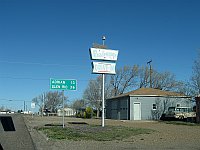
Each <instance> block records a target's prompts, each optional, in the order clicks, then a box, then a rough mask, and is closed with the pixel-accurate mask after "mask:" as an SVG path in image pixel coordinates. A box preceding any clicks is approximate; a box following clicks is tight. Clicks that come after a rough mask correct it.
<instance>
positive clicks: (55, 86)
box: [50, 79, 77, 90]
mask: <svg viewBox="0 0 200 150" xmlns="http://www.w3.org/2000/svg"><path fill="white" fill-rule="evenodd" d="M76 85H77V80H74V79H72V80H71V79H70V80H68V79H50V89H51V90H76Z"/></svg>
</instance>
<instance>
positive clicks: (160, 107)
mask: <svg viewBox="0 0 200 150" xmlns="http://www.w3.org/2000/svg"><path fill="white" fill-rule="evenodd" d="M155 104H156V109H155V110H151V114H152V119H153V120H159V119H160V117H161V116H162V114H164V113H165V112H166V111H167V109H168V108H169V107H170V106H171V105H172V101H171V98H170V97H165V98H164V99H160V98H159V97H158V98H157V99H156V100H155Z"/></svg>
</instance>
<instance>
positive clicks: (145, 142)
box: [24, 116, 200, 150]
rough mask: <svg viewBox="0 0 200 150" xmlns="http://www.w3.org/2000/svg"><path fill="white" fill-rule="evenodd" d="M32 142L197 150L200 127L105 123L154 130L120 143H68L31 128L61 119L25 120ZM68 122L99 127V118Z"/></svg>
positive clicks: (112, 149)
mask: <svg viewBox="0 0 200 150" xmlns="http://www.w3.org/2000/svg"><path fill="white" fill-rule="evenodd" d="M24 120H25V123H26V125H27V127H28V129H29V131H30V134H31V136H32V139H33V142H34V143H35V146H36V148H37V149H38V150H94V149H96V150H100V149H101V150H102V149H103V150H123V149H126V150H127V149H130V150H134V149H177V150H179V149H181V150H188V149H189V150H200V126H186V125H173V124H166V123H163V122H155V121H116V120H106V121H105V125H114V126H116V125H120V126H128V127H137V128H148V129H153V130H155V132H153V133H151V134H144V135H137V136H133V137H131V138H128V139H125V140H123V141H106V142H100V141H69V140H51V139H48V138H47V137H46V136H45V135H44V134H43V133H41V132H38V131H36V130H35V129H34V127H38V126H44V125H45V124H51V123H60V124H62V117H35V116H34V117H33V118H32V117H31V116H25V117H24ZM71 121H80V122H86V123H88V124H95V125H101V120H98V119H77V118H65V124H67V123H68V122H71Z"/></svg>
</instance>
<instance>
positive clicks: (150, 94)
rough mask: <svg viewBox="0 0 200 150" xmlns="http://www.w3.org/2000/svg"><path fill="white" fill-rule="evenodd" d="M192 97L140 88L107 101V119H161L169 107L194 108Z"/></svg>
mask: <svg viewBox="0 0 200 150" xmlns="http://www.w3.org/2000/svg"><path fill="white" fill-rule="evenodd" d="M190 99H191V97H189V96H186V95H184V94H181V93H176V92H169V91H162V90H159V89H153V88H140V89H137V90H134V91H131V92H128V93H125V94H122V95H119V96H116V97H113V98H110V99H107V100H106V118H108V119H119V120H153V119H159V118H160V117H161V115H162V113H164V111H165V110H167V109H168V107H173V106H174V107H180V106H187V107H192V102H191V100H190Z"/></svg>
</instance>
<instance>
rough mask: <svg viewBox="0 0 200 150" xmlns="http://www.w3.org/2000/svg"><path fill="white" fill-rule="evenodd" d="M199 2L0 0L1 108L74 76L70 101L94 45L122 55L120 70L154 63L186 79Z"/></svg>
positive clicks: (194, 49) (18, 105) (77, 94)
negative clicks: (74, 85)
mask: <svg viewBox="0 0 200 150" xmlns="http://www.w3.org/2000/svg"><path fill="white" fill-rule="evenodd" d="M199 7H200V1H199V0H29V1H27V0H0V106H4V107H6V108H11V109H13V110H19V109H23V108H24V101H26V105H27V108H28V109H30V106H31V100H32V99H33V98H34V97H36V96H38V95H40V94H41V93H43V92H47V91H50V86H49V85H50V78H55V79H76V80H77V90H76V91H65V95H66V96H68V100H69V101H68V103H70V102H73V100H75V99H79V98H81V97H82V95H83V92H84V90H85V89H86V87H87V85H88V82H89V80H90V79H94V78H96V76H97V75H95V74H92V73H91V72H92V67H91V62H92V61H91V60H90V55H89V48H90V47H92V44H93V43H99V44H102V36H103V35H105V36H106V40H105V44H106V45H107V46H108V47H109V48H110V49H114V50H119V55H118V60H117V65H116V67H117V68H120V67H123V66H125V65H128V66H133V65H139V66H145V65H147V62H148V61H149V60H152V66H153V68H154V69H155V70H158V71H160V72H164V71H169V72H171V73H173V74H174V75H175V76H176V78H177V80H182V81H188V80H189V79H190V78H191V75H192V66H193V63H194V60H195V59H197V55H198V50H199V48H200V42H199V36H200V9H199Z"/></svg>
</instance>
